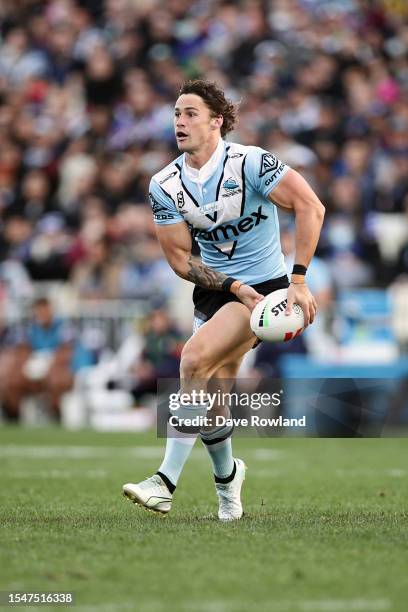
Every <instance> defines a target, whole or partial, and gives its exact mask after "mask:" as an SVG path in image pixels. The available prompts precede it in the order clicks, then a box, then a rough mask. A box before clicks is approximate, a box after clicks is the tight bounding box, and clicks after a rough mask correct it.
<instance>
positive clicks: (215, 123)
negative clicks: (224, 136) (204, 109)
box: [211, 115, 224, 130]
mask: <svg viewBox="0 0 408 612" xmlns="http://www.w3.org/2000/svg"><path fill="white" fill-rule="evenodd" d="M223 123H224V117H223V116H222V115H219V116H218V117H213V118H212V119H211V129H212V130H219V129H220V128H221V126H222V124H223Z"/></svg>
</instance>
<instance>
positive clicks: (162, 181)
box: [159, 170, 177, 185]
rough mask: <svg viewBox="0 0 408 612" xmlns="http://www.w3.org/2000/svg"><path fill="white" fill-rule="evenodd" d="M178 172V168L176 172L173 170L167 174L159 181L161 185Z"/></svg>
mask: <svg viewBox="0 0 408 612" xmlns="http://www.w3.org/2000/svg"><path fill="white" fill-rule="evenodd" d="M176 174H177V170H175V171H174V172H171V173H170V174H168V175H167V176H165V177H164V179H162V180H161V181H159V185H163V184H164V183H165V182H166V181H168V180H169V179H171V178H173V176H176Z"/></svg>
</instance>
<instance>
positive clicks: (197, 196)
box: [150, 143, 288, 283]
mask: <svg viewBox="0 0 408 612" xmlns="http://www.w3.org/2000/svg"><path fill="white" fill-rule="evenodd" d="M287 170H288V166H286V165H285V164H283V163H282V162H281V161H279V160H278V159H277V158H276V157H275V156H274V155H273V154H272V153H268V152H267V151H265V150H263V149H260V148H259V147H253V146H249V147H246V146H243V145H239V144H235V143H224V155H223V158H222V159H221V161H220V163H219V165H218V166H217V167H215V169H214V172H213V174H212V175H211V176H210V178H209V179H208V180H207V181H206V183H205V184H204V185H202V187H201V188H199V187H198V186H197V183H195V182H193V181H192V180H189V178H188V175H187V174H186V172H185V171H184V155H181V156H180V157H179V158H177V159H176V160H175V161H174V162H173V163H171V164H170V165H169V166H167V167H166V168H164V169H163V170H161V171H160V172H158V173H157V174H156V175H155V176H154V177H153V178H152V181H151V183H150V197H151V202H152V208H153V214H154V219H155V222H156V223H157V224H159V225H169V224H172V223H179V222H182V221H184V222H185V223H187V225H188V227H189V228H190V231H191V234H192V237H193V238H194V239H195V240H196V241H197V242H198V244H199V246H200V250H201V257H202V259H203V262H204V263H205V264H206V265H208V266H209V267H211V268H212V269H214V270H218V271H222V272H225V273H228V274H229V275H231V276H236V277H237V278H239V279H240V280H241V281H243V282H251V283H256V282H263V281H264V280H267V279H269V278H276V277H278V276H283V274H285V272H286V270H285V267H284V264H283V256H282V253H281V249H280V239H279V224H278V217H277V212H276V208H275V207H274V205H273V204H272V202H271V201H270V200H269V199H268V195H269V193H270V192H271V191H272V189H273V188H274V187H275V186H276V185H277V184H278V182H279V181H280V180H281V178H282V177H283V176H284V175H285V173H286V171H287ZM157 204H159V205H160V208H157Z"/></svg>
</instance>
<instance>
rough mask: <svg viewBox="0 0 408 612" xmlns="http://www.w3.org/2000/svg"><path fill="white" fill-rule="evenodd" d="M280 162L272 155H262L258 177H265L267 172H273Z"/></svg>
mask: <svg viewBox="0 0 408 612" xmlns="http://www.w3.org/2000/svg"><path fill="white" fill-rule="evenodd" d="M279 164H280V161H279V159H277V158H276V157H275V156H274V155H272V153H263V154H262V157H261V167H260V170H259V177H262V176H265V174H268V173H269V172H273V173H274V174H275V172H276V171H277V170H278V168H279Z"/></svg>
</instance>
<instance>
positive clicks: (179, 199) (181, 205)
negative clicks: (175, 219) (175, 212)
mask: <svg viewBox="0 0 408 612" xmlns="http://www.w3.org/2000/svg"><path fill="white" fill-rule="evenodd" d="M177 205H178V209H179V213H181V214H182V215H185V214H186V213H187V211H186V210H183V208H184V206H185V205H186V201H185V199H184V194H183V192H182V191H179V192H178V194H177Z"/></svg>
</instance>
